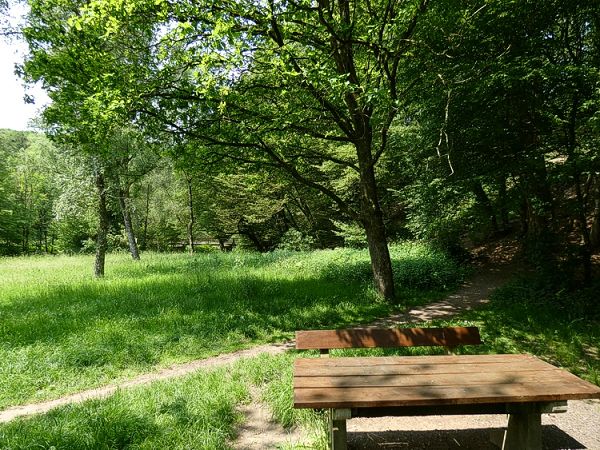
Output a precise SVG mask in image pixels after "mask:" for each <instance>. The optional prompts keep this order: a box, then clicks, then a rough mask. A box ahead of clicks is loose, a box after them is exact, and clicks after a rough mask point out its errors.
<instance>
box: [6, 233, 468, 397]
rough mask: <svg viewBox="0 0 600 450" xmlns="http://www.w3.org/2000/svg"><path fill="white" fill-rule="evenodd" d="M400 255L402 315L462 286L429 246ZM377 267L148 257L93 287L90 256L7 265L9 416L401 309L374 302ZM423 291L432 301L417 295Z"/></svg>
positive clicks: (364, 262)
mask: <svg viewBox="0 0 600 450" xmlns="http://www.w3.org/2000/svg"><path fill="white" fill-rule="evenodd" d="M392 255H393V259H394V265H395V266H396V267H398V270H397V271H396V272H397V276H398V280H399V281H400V283H401V284H400V289H399V291H400V296H399V302H400V303H401V304H412V303H414V302H417V301H423V298H431V296H432V295H438V294H436V293H435V292H433V289H437V290H440V289H443V288H445V287H449V286H450V284H452V283H453V282H454V283H456V282H458V281H460V276H461V274H460V270H459V269H458V268H457V267H456V266H455V265H453V264H452V263H451V262H450V261H449V260H448V259H447V258H445V257H444V255H442V254H438V253H435V252H433V251H431V250H429V249H428V248H427V247H425V246H423V245H405V246H399V247H394V248H393V249H392ZM368 260H369V259H368V254H367V252H366V251H357V250H330V251H319V252H310V253H294V252H275V253H268V254H257V253H248V254H245V253H235V252H234V253H230V254H223V253H210V254H199V255H196V256H192V257H190V256H189V255H184V254H166V255H165V254H144V255H143V259H142V261H139V262H134V261H131V260H130V259H129V257H128V256H127V255H124V254H115V255H110V256H109V257H108V261H107V274H106V277H105V278H104V279H102V280H94V279H92V278H91V267H92V259H91V257H87V256H78V257H67V256H58V257H30V258H12V259H9V258H5V259H0V408H3V407H7V406H9V405H14V404H20V403H25V402H30V401H38V400H43V399H48V398H54V397H58V396H60V395H62V394H65V393H69V392H74V391H78V390H81V389H84V388H89V387H93V386H98V385H102V384H106V383H108V382H111V381H114V380H119V379H124V378H128V377H131V376H133V375H135V374H138V373H141V372H147V371H150V370H152V369H153V368H155V367H160V366H166V365H169V364H172V363H174V362H183V361H189V360H192V359H196V358H203V357H207V356H211V355H215V354H218V353H223V352H228V351H232V350H236V349H240V348H244V347H248V346H250V345H253V344H258V343H263V342H269V341H280V340H283V339H286V338H289V337H291V336H292V333H293V331H294V330H297V329H306V328H320V327H321V328H322V327H343V326H346V325H348V324H354V323H364V322H368V321H370V320H372V319H374V318H375V317H379V316H382V315H385V314H387V313H389V312H390V311H391V310H393V309H395V308H398V307H400V305H391V304H388V303H385V302H383V301H381V300H380V299H379V298H378V297H377V295H376V293H375V292H374V291H373V289H372V288H371V284H370V282H369V278H370V268H369V264H368ZM452 271H454V273H453V274H452ZM402 286H405V288H404V289H403V288H402ZM417 286H428V287H429V288H430V289H431V290H428V291H421V292H420V293H419V295H415V294H414V293H415V290H414V288H415V287H417ZM423 292H425V295H424V294H423ZM432 292H433V293H432Z"/></svg>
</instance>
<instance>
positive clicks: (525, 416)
mask: <svg viewBox="0 0 600 450" xmlns="http://www.w3.org/2000/svg"><path fill="white" fill-rule="evenodd" d="M502 449H503V450H525V449H526V450H542V414H541V412H540V410H539V408H538V407H537V405H535V404H533V405H522V406H520V407H519V408H518V409H517V410H514V411H511V413H510V416H509V418H508V429H507V430H506V436H505V438H504V442H503V446H502Z"/></svg>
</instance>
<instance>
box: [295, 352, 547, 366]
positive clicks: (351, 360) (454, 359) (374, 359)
mask: <svg viewBox="0 0 600 450" xmlns="http://www.w3.org/2000/svg"><path fill="white" fill-rule="evenodd" d="M517 361H528V362H533V361H538V362H540V363H541V364H547V365H549V366H551V367H554V366H552V365H551V364H548V363H544V362H543V361H542V360H540V359H538V358H536V357H534V356H531V355H514V354H505V355H428V356H364V357H361V356H354V357H342V358H340V357H332V358H330V359H328V360H321V359H318V358H297V359H296V360H295V361H294V366H296V367H301V366H310V367H315V366H319V367H321V366H336V367H337V366H339V367H348V366H365V365H369V366H383V365H389V364H391V365H398V364H408V365H414V364H423V365H440V364H451V365H456V364H457V363H461V364H468V363H476V364H486V363H499V362H505V363H514V362H517Z"/></svg>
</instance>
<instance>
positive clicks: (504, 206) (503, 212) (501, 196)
mask: <svg viewBox="0 0 600 450" xmlns="http://www.w3.org/2000/svg"><path fill="white" fill-rule="evenodd" d="M498 203H499V208H500V218H501V221H502V232H504V233H506V232H507V231H508V229H509V223H508V195H507V193H506V177H505V176H503V177H502V178H500V180H499V181H498Z"/></svg>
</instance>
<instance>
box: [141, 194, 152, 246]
mask: <svg viewBox="0 0 600 450" xmlns="http://www.w3.org/2000/svg"><path fill="white" fill-rule="evenodd" d="M149 212H150V183H148V184H147V185H146V211H145V214H144V233H143V234H142V242H141V247H142V250H145V249H146V245H147V242H148V215H149Z"/></svg>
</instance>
